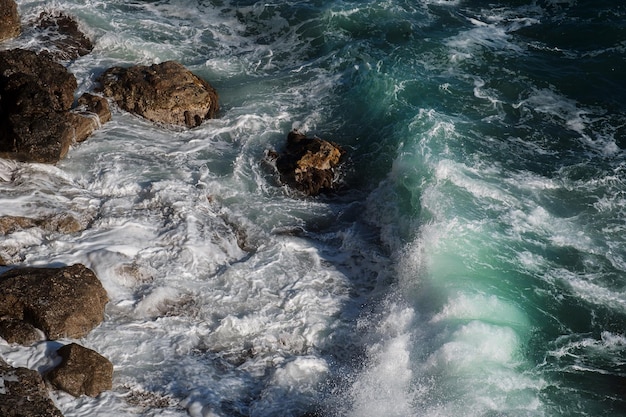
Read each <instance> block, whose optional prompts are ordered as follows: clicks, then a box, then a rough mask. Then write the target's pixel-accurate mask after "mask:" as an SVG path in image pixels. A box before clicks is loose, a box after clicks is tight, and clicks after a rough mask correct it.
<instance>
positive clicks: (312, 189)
mask: <svg viewBox="0 0 626 417" xmlns="http://www.w3.org/2000/svg"><path fill="white" fill-rule="evenodd" d="M344 155H345V151H344V150H343V149H342V148H341V147H340V146H339V145H337V144H335V143H332V142H329V141H326V140H323V139H320V138H307V137H306V136H305V135H303V134H302V133H300V132H298V131H296V130H293V131H291V132H290V133H289V135H288V136H287V146H286V148H285V151H284V152H283V153H277V152H273V151H272V152H269V153H268V158H269V160H270V161H271V162H273V164H274V165H275V167H276V169H277V170H278V173H279V174H280V180H281V182H283V183H285V184H287V185H289V186H291V187H292V188H295V189H296V190H299V191H301V192H303V193H304V194H306V195H309V196H314V195H318V194H320V193H323V192H329V191H334V190H336V189H337V188H339V185H340V183H339V181H338V173H339V167H340V165H341V163H342V162H343V158H344Z"/></svg>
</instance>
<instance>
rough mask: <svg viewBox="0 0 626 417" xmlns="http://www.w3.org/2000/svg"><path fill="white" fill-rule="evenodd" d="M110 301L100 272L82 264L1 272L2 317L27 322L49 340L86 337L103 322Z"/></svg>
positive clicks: (0, 312) (0, 305) (0, 300)
mask: <svg viewBox="0 0 626 417" xmlns="http://www.w3.org/2000/svg"><path fill="white" fill-rule="evenodd" d="M107 302H108V297H107V294H106V291H105V290H104V288H103V287H102V284H100V281H99V280H98V278H97V277H96V275H95V274H94V273H93V272H92V271H91V270H90V269H88V268H86V267H85V266H83V265H80V264H78V265H72V266H67V267H63V268H16V269H12V270H9V271H7V272H5V273H3V274H1V275H0V316H4V317H10V318H13V319H18V320H23V321H26V322H28V323H30V324H32V325H33V326H35V327H37V328H38V329H41V330H42V331H43V332H44V334H45V335H46V337H48V338H49V339H58V338H61V337H74V338H79V337H83V336H84V335H86V334H87V333H88V332H89V331H91V329H93V328H94V327H95V326H97V325H98V324H100V322H102V320H103V318H104V307H105V305H106V303H107Z"/></svg>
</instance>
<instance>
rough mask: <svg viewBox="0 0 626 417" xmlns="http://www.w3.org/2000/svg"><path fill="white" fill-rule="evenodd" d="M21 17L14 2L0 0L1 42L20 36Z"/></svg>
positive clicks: (12, 0)
mask: <svg viewBox="0 0 626 417" xmlns="http://www.w3.org/2000/svg"><path fill="white" fill-rule="evenodd" d="M20 31H21V25H20V16H19V14H18V12H17V3H15V1H14V0H0V41H3V40H5V39H11V38H14V37H16V36H17V35H19V34H20Z"/></svg>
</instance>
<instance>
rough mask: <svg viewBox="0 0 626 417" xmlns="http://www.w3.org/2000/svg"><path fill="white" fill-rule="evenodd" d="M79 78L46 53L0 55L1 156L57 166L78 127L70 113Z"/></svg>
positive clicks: (28, 52)
mask: <svg viewBox="0 0 626 417" xmlns="http://www.w3.org/2000/svg"><path fill="white" fill-rule="evenodd" d="M75 89H76V78H74V76H73V75H72V74H70V73H69V72H68V71H67V70H66V69H65V68H64V67H63V66H62V65H60V64H58V63H56V62H54V61H53V60H52V59H51V58H50V57H49V56H47V55H45V54H36V53H34V52H32V51H26V50H23V49H12V50H9V51H0V156H2V157H8V158H12V159H19V160H24V161H34V162H48V163H50V162H56V161H58V160H59V159H61V158H63V157H64V156H65V154H66V153H67V151H68V149H69V147H70V144H71V143H72V139H73V129H72V127H71V125H70V123H69V122H68V117H67V113H68V110H69V109H70V107H71V105H72V102H73V101H74V90H75Z"/></svg>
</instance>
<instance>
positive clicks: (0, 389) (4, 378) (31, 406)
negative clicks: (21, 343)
mask: <svg viewBox="0 0 626 417" xmlns="http://www.w3.org/2000/svg"><path fill="white" fill-rule="evenodd" d="M0 416H3V417H63V414H61V412H60V411H59V409H58V408H56V407H55V405H54V402H52V400H51V399H50V397H49V395H48V390H47V389H46V384H45V383H44V381H43V379H42V378H41V376H40V375H39V373H38V372H37V371H31V370H30V369H26V368H12V367H11V366H9V365H8V364H7V363H6V362H4V361H2V360H1V359H0Z"/></svg>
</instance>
